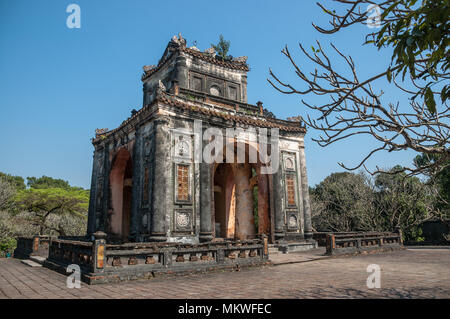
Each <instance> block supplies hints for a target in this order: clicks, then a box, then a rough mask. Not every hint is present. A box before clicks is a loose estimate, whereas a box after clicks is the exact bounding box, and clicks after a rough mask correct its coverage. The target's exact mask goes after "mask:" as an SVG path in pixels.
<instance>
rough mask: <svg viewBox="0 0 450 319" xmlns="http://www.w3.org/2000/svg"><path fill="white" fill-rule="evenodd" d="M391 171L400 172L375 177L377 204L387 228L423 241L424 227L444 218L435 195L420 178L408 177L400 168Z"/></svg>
mask: <svg viewBox="0 0 450 319" xmlns="http://www.w3.org/2000/svg"><path fill="white" fill-rule="evenodd" d="M391 171H397V172H400V173H397V174H389V173H381V174H378V175H377V176H376V178H375V187H376V194H375V196H376V201H375V205H376V209H377V211H378V212H379V213H380V214H381V216H383V219H382V220H383V228H384V229H386V230H390V231H392V230H395V229H397V228H399V229H401V230H402V231H403V234H404V237H405V239H406V240H417V239H420V235H421V234H422V231H421V229H420V225H421V224H422V223H423V222H425V221H427V220H430V219H432V218H435V217H439V215H440V211H439V210H436V197H435V193H434V192H433V189H432V187H430V185H427V184H425V183H422V182H421V181H420V179H419V178H417V177H407V176H406V174H405V173H404V172H401V167H400V166H396V167H394V168H392V169H391Z"/></svg>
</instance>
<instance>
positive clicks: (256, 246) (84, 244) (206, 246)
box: [44, 233, 270, 284]
mask: <svg viewBox="0 0 450 319" xmlns="http://www.w3.org/2000/svg"><path fill="white" fill-rule="evenodd" d="M96 234H97V233H96ZM95 237H96V239H95V240H94V241H80V240H67V239H52V241H51V242H50V245H49V254H48V257H47V259H46V260H45V262H44V266H45V267H47V268H50V269H53V270H55V271H58V272H60V273H63V274H70V273H71V272H73V269H74V266H78V267H79V269H80V272H81V280H82V281H84V282H86V283H88V284H100V283H110V282H119V281H129V280H136V279H150V278H154V277H159V276H165V275H177V274H178V275H185V274H190V273H199V272H200V273H203V272H210V271H217V270H225V269H228V270H239V269H240V268H243V267H253V266H261V265H266V264H270V261H269V249H268V243H267V238H262V239H254V240H245V241H239V240H233V241H226V242H206V243H200V244H184V243H160V242H146V243H122V244H109V243H107V242H106V240H105V238H106V237H105V238H102V236H101V235H98V234H97V235H96V236H95ZM75 268H77V267H75ZM70 269H72V271H69V270H70Z"/></svg>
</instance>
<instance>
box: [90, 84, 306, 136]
mask: <svg viewBox="0 0 450 319" xmlns="http://www.w3.org/2000/svg"><path fill="white" fill-rule="evenodd" d="M157 102H160V103H163V104H166V105H169V106H172V107H176V108H179V109H181V110H185V111H190V112H198V113H201V114H203V115H209V116H215V117H219V118H223V119H225V120H228V121H234V122H236V123H241V124H247V125H252V126H256V127H264V128H278V129H280V130H281V131H285V132H292V133H306V128H305V127H303V126H301V125H300V122H293V121H285V120H280V119H274V118H267V117H254V116H248V115H245V114H242V113H235V114H230V113H227V112H221V111H217V110H214V109H213V108H208V107H204V106H201V105H198V104H193V103H192V102H190V101H188V100H185V99H183V98H181V97H179V96H174V95H171V94H168V93H165V92H163V93H160V94H158V96H157V98H156V99H155V100H154V101H153V102H152V103H151V104H148V105H146V106H144V107H143V108H141V109H140V110H139V111H137V112H136V113H134V115H133V116H131V117H129V118H128V119H126V120H125V121H123V122H122V124H120V126H119V127H117V128H116V129H113V130H111V131H108V132H104V133H103V134H101V135H97V136H96V138H94V139H93V142H95V141H97V140H100V139H101V138H105V137H107V136H110V135H111V134H113V133H115V132H118V131H120V130H121V129H122V128H124V127H126V126H127V125H128V124H130V123H131V122H133V121H134V120H136V119H137V117H138V116H139V115H141V114H144V113H145V112H148V111H150V110H151V107H152V106H153V105H154V104H155V103H157ZM146 116H147V114H146Z"/></svg>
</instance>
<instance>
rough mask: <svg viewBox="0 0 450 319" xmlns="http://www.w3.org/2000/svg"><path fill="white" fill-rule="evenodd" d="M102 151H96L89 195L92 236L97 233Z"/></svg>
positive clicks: (88, 226) (89, 227) (89, 231)
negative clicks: (98, 184)
mask: <svg viewBox="0 0 450 319" xmlns="http://www.w3.org/2000/svg"><path fill="white" fill-rule="evenodd" d="M100 155H101V154H100V151H98V150H95V151H94V156H93V160H92V177H91V190H90V195H89V211H88V224H87V235H88V236H91V235H92V234H93V233H95V231H96V229H95V222H96V211H97V188H98V187H97V179H98V168H99V167H98V164H99V163H98V159H99V156H100Z"/></svg>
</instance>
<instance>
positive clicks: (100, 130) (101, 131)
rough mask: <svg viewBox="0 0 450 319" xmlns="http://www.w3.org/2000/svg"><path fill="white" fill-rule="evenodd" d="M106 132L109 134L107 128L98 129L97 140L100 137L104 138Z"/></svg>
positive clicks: (96, 130)
mask: <svg viewBox="0 0 450 319" xmlns="http://www.w3.org/2000/svg"><path fill="white" fill-rule="evenodd" d="M106 132H108V129H107V128H97V129H95V138H98V137H100V136H104V135H105V133H106Z"/></svg>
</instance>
